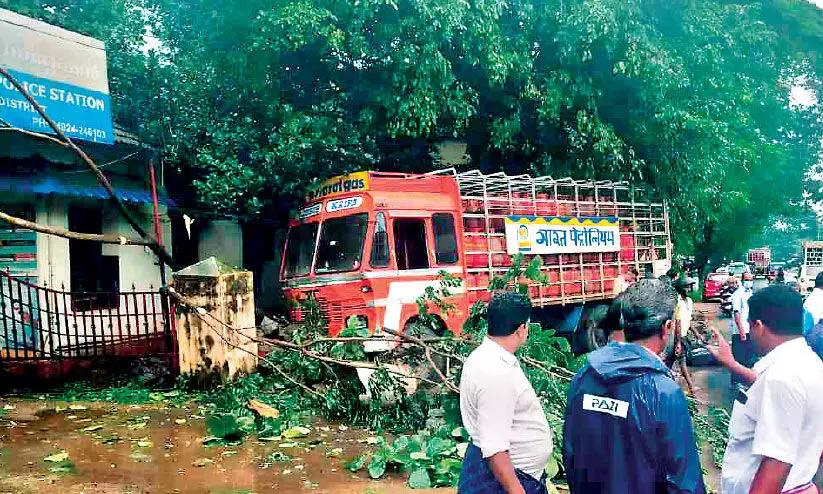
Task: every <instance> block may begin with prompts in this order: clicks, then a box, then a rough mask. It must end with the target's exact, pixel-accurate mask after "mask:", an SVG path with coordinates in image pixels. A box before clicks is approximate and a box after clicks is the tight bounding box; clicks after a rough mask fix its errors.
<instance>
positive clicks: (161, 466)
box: [0, 399, 450, 494]
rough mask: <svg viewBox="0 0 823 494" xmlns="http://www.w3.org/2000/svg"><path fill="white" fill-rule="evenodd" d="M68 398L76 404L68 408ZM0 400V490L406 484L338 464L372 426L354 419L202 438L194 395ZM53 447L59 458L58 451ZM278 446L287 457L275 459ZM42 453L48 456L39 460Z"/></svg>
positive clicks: (384, 487)
mask: <svg viewBox="0 0 823 494" xmlns="http://www.w3.org/2000/svg"><path fill="white" fill-rule="evenodd" d="M71 405H74V408H85V409H71V408H70V406H71ZM78 405H79V407H78ZM0 408H5V413H4V415H3V417H0V492H10V493H50V494H57V493H61V494H62V493H67V494H68V493H71V494H79V493H84V494H104V493H105V494H115V493H117V494H126V493H128V494H143V493H146V494H148V493H178V492H179V493H214V494H217V493H220V494H230V493H232V494H235V493H252V492H255V493H258V492H289V493H292V492H294V493H299V492H314V493H340V494H349V493H351V494H354V493H357V494H363V493H375V494H377V493H401V492H407V491H411V490H410V489H408V488H407V487H406V485H405V478H402V477H400V476H393V477H392V476H390V477H389V478H386V479H383V480H380V481H372V480H370V479H369V478H368V477H367V476H366V475H365V474H352V473H351V472H349V471H347V470H346V469H345V467H344V465H345V464H346V462H347V461H349V460H351V459H352V458H354V457H356V456H357V455H359V454H360V453H361V452H362V451H364V450H365V449H366V448H367V447H368V445H367V440H368V438H369V437H371V436H373V434H371V433H369V432H368V431H366V430H362V429H346V430H341V429H342V428H341V427H340V426H339V425H337V424H328V425H325V424H320V423H315V424H310V425H311V427H310V428H311V433H310V434H309V435H308V436H307V437H305V438H299V439H294V440H280V441H275V442H259V441H256V440H253V439H252V440H246V441H245V442H244V443H242V444H240V445H237V446H207V445H204V444H203V441H204V439H205V438H207V437H208V436H209V433H208V430H207V428H206V424H205V419H204V417H203V416H202V415H198V409H197V408H196V406H194V405H188V406H184V407H182V408H166V407H159V406H142V405H141V406H113V405H111V404H109V403H82V404H80V403H71V404H69V403H55V402H46V401H21V400H14V399H11V400H8V399H6V400H0ZM184 421H185V422H184ZM288 443H296V444H295V445H293V446H292V445H289V444H288ZM63 453H66V454H67V455H68V457H67V459H66V460H62V456H60V455H61V454H63ZM273 453H275V455H274V457H273V456H272V454H273ZM281 454H287V455H290V456H292V459H291V460H290V461H285V462H278V461H275V460H277V459H279V458H278V456H280V455H281ZM49 457H51V458H50V459H51V460H57V461H47V460H46V458H49ZM61 460H62V461H61ZM414 492H428V491H426V490H422V491H421V490H416V491H414ZM437 492H440V493H443V492H450V490H448V489H441V490H438V491H437Z"/></svg>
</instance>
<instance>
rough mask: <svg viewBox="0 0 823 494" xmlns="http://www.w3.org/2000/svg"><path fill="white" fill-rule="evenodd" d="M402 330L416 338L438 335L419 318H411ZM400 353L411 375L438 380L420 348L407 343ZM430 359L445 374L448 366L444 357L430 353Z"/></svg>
mask: <svg viewBox="0 0 823 494" xmlns="http://www.w3.org/2000/svg"><path fill="white" fill-rule="evenodd" d="M403 332H404V333H406V334H409V335H411V336H416V337H418V338H435V337H437V336H438V334H437V332H436V331H435V330H434V329H433V328H431V326H429V325H428V324H425V323H423V321H420V320H419V319H413V320H411V321H409V322H407V323H406V326H405V328H404V329H403ZM400 355H401V359H402V360H403V361H404V363H405V364H407V365H409V366H410V367H411V371H412V374H413V375H415V376H418V377H422V378H426V379H430V380H432V381H435V382H440V377H439V376H438V375H437V372H436V371H435V370H434V369H433V368H432V365H431V363H430V362H429V361H428V360H427V359H426V356H425V352H424V351H423V349H422V348H420V347H418V346H416V345H408V346H407V348H406V349H404V350H403V351H401V352H400ZM431 359H432V360H433V361H434V365H435V366H437V369H438V370H440V372H442V373H443V374H444V375H445V374H446V370H447V367H448V363H447V361H446V360H447V359H446V357H444V356H442V355H438V354H432V356H431Z"/></svg>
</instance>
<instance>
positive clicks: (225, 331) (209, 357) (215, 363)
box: [172, 257, 257, 385]
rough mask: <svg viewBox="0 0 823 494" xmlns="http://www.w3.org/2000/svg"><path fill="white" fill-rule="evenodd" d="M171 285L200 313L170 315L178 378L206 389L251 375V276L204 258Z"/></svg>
mask: <svg viewBox="0 0 823 494" xmlns="http://www.w3.org/2000/svg"><path fill="white" fill-rule="evenodd" d="M172 286H173V287H174V289H175V290H176V291H177V293H179V294H180V295H182V296H183V297H185V298H186V299H187V300H188V301H189V302H191V303H192V304H193V305H195V306H196V307H198V308H199V309H200V310H192V309H191V308H190V307H178V310H177V311H176V319H177V342H178V355H179V362H180V374H181V375H186V374H188V375H190V376H193V377H194V379H195V381H196V382H197V383H199V384H202V385H208V384H211V383H214V382H226V381H230V380H232V379H234V378H236V377H238V376H239V375H242V374H248V373H251V372H253V371H254V370H255V368H256V367H257V341H256V337H257V328H256V327H255V321H254V288H253V287H254V282H253V278H252V273H251V272H249V271H239V270H235V269H233V268H231V267H229V266H227V265H226V264H223V263H222V262H220V261H218V260H217V259H215V258H214V257H210V258H209V259H206V260H205V261H201V262H199V263H197V264H195V265H193V266H189V267H188V268H185V269H183V270H181V271H178V272H177V273H175V274H174V277H173V281H172Z"/></svg>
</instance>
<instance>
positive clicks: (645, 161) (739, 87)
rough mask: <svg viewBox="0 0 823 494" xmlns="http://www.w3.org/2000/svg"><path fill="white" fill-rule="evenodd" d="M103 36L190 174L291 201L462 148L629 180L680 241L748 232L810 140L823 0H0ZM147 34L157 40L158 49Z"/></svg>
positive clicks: (234, 202)
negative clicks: (662, 203)
mask: <svg viewBox="0 0 823 494" xmlns="http://www.w3.org/2000/svg"><path fill="white" fill-rule="evenodd" d="M0 6H3V7H6V8H11V9H12V10H16V11H19V12H22V13H24V14H28V15H33V16H36V17H40V18H43V19H44V20H47V21H49V22H53V23H56V24H59V25H62V26H65V27H67V28H70V29H74V30H78V31H81V32H84V33H88V34H91V35H93V36H96V37H99V38H101V39H103V40H105V41H106V43H107V45H108V51H109V61H110V70H109V73H110V77H111V80H112V93H113V94H114V102H115V104H116V113H117V120H118V121H119V122H120V123H122V124H124V125H126V126H127V127H130V128H134V129H137V130H138V131H139V132H140V134H141V135H142V136H143V138H144V139H146V140H147V141H149V142H152V143H154V144H156V145H157V146H158V147H159V149H160V150H161V152H162V154H163V157H164V159H165V160H167V162H169V163H172V164H173V165H175V166H176V168H177V169H178V170H179V171H180V178H182V181H181V183H182V184H183V185H184V186H183V187H182V190H183V191H184V192H185V191H189V192H191V193H192V197H193V198H196V200H198V201H200V202H201V203H203V204H205V205H208V206H210V207H214V208H217V209H222V210H229V211H235V212H241V213H247V214H260V213H263V214H266V215H267V216H270V217H272V216H273V217H280V218H282V217H284V216H285V215H286V214H287V210H288V209H289V208H290V207H292V206H293V205H294V203H293V201H294V199H295V198H298V197H300V196H301V194H302V191H303V190H304V188H305V187H306V186H307V184H309V183H310V182H312V181H315V180H317V179H319V178H320V177H324V176H328V175H331V174H335V173H339V172H343V171H348V170H354V169H362V168H377V169H392V170H427V169H429V168H430V167H431V166H432V163H431V158H430V155H429V153H430V151H431V150H432V148H433V145H435V144H436V143H438V142H442V141H443V140H445V139H453V140H462V141H465V142H467V143H468V154H469V156H470V160H471V165H470V166H473V167H480V168H481V169H484V170H487V171H490V170H498V169H503V170H506V171H507V172H510V173H522V172H529V171H534V172H537V173H548V174H551V175H553V176H564V175H572V176H574V177H577V178H597V179H626V180H632V181H635V182H637V183H643V184H646V185H648V186H649V187H650V188H651V189H652V190H653V191H654V193H655V194H656V195H658V196H660V197H665V198H668V199H669V200H670V201H671V205H672V208H671V214H672V227H673V230H674V234H675V236H674V241H675V246H676V248H677V249H678V250H679V251H681V252H684V253H688V252H694V251H697V252H698V253H701V254H710V253H713V252H733V251H740V250H742V249H744V248H745V247H748V243H749V240H750V239H751V236H752V235H753V234H754V233H755V232H757V231H758V230H759V229H760V228H761V227H762V226H763V225H765V224H768V223H770V222H772V221H773V220H772V217H773V215H775V214H788V215H791V214H793V212H794V211H795V210H796V209H797V206H798V204H800V203H801V202H802V201H803V200H804V195H803V194H804V191H808V192H810V193H812V194H813V196H812V198H816V196H817V195H818V194H819V187H818V186H817V185H811V186H810V185H809V184H807V181H808V177H807V172H808V171H809V170H810V168H811V166H812V165H814V164H816V163H817V162H818V161H819V158H820V139H821V135H822V134H821V118H820V105H821V102H820V99H821V98H818V99H817V100H814V98H807V101H805V102H803V104H793V102H792V101H791V99H790V93H791V92H792V90H793V89H797V88H800V87H805V88H807V89H809V90H810V91H812V93H810V94H812V96H814V93H813V91H814V90H816V89H817V88H818V85H819V80H820V78H819V75H820V73H821V69H823V62H821V57H820V54H819V50H820V47H821V46H823V12H821V11H819V10H817V9H816V8H815V7H814V6H813V5H810V4H806V3H805V2H803V1H801V0H723V1H720V0H717V1H711V2H691V1H688V0H673V1H660V0H652V1H648V0H646V1H640V0H629V1H625V0H548V1H540V2H538V1H534V0H517V1H514V2H505V1H503V0H480V1H475V2H467V1H465V0H365V1H356V2H355V1H349V2H340V1H332V0H316V1H313V2H305V1H298V2H293V1H280V0H275V1H272V0H266V1H263V0H249V1H245V2H239V3H238V2H226V1H222V0H193V1H191V2H182V3H181V2H173V1H169V0H105V1H104V0H79V1H78V0H71V1H69V0H0ZM147 37H148V39H149V40H150V46H152V47H153V48H154V49H153V50H147V49H146V46H145V40H146V38H147Z"/></svg>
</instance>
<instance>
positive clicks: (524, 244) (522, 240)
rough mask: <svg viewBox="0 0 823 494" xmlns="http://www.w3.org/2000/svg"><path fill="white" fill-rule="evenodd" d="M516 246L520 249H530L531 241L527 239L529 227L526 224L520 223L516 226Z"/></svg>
mask: <svg viewBox="0 0 823 494" xmlns="http://www.w3.org/2000/svg"><path fill="white" fill-rule="evenodd" d="M517 247H518V250H520V251H528V250H531V249H532V243H531V242H530V241H529V228H528V227H527V226H526V225H520V226H519V227H518V228H517Z"/></svg>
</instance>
